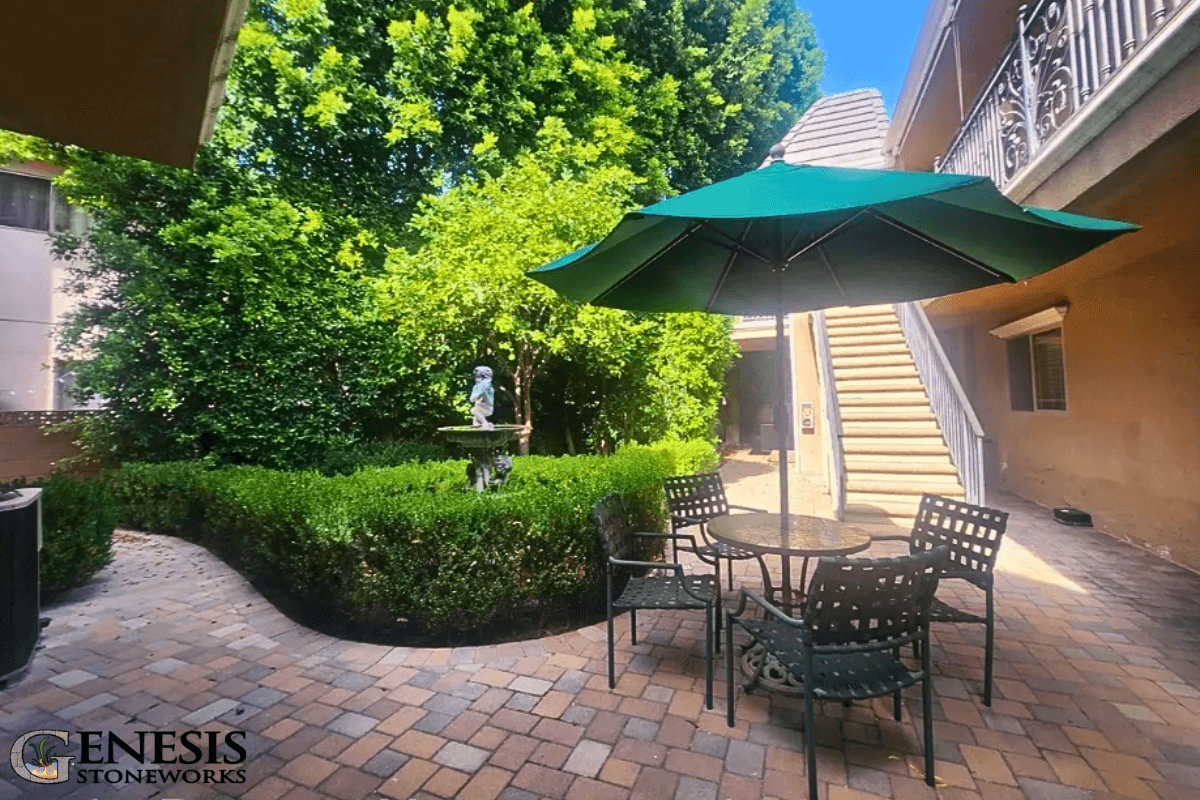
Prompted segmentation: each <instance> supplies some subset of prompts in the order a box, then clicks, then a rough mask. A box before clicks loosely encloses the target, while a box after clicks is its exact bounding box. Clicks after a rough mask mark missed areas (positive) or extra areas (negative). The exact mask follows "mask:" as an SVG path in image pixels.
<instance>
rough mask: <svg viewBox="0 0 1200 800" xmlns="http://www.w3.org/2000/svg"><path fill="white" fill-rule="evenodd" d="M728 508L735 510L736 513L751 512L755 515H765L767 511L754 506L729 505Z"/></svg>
mask: <svg viewBox="0 0 1200 800" xmlns="http://www.w3.org/2000/svg"><path fill="white" fill-rule="evenodd" d="M729 507H730V508H736V509H737V510H738V511H753V512H755V513H757V514H766V513H767V510H766V509H765V508H755V507H754V506H735V505H734V504H733V503H730V504H729Z"/></svg>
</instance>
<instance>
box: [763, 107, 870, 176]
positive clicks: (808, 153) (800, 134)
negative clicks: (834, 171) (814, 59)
mask: <svg viewBox="0 0 1200 800" xmlns="http://www.w3.org/2000/svg"><path fill="white" fill-rule="evenodd" d="M887 130H888V116H887V111H886V110H884V107H883V97H882V95H880V94H879V90H878V89H855V90H853V91H850V92H842V93H841V94H833V95H828V96H826V97H822V98H821V99H820V100H818V101H817V102H815V103H813V104H812V105H811V106H810V107H809V109H808V111H805V112H804V115H803V116H801V117H800V119H798V120H797V121H796V124H795V125H793V126H792V128H791V130H789V131H788V132H787V133H786V134H785V135H784V137H783V139H782V140H780V144H782V145H783V147H784V151H785V152H784V161H786V162H787V163H789V164H821V165H824V166H838V167H863V168H870V169H887V168H888V167H890V166H891V163H890V162H889V161H888V159H887V157H886V156H885V155H884V139H885V137H886V136H887Z"/></svg>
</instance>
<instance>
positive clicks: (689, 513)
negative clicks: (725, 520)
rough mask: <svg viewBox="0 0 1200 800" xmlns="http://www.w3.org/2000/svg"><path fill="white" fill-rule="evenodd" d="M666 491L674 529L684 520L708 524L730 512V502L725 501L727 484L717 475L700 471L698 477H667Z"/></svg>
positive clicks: (664, 484) (664, 482) (680, 525)
mask: <svg viewBox="0 0 1200 800" xmlns="http://www.w3.org/2000/svg"><path fill="white" fill-rule="evenodd" d="M663 491H664V492H665V493H666V495H667V510H668V511H670V512H671V526H672V528H676V527H686V523H684V524H678V520H681V519H685V518H686V519H694V520H698V521H700V522H708V521H709V520H710V519H712V518H713V517H721V516H724V515H726V514H728V513H729V501H728V500H726V499H725V484H724V483H722V482H721V476H720V475H719V474H717V473H716V472H697V473H696V474H695V475H671V476H669V477H666V478H663Z"/></svg>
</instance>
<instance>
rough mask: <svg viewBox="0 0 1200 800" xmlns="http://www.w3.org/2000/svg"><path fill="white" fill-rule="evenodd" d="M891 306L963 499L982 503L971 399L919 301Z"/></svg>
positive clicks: (979, 430)
mask: <svg viewBox="0 0 1200 800" xmlns="http://www.w3.org/2000/svg"><path fill="white" fill-rule="evenodd" d="M895 309H896V319H897V320H899V322H900V329H901V330H902V331H903V332H904V340H905V341H906V342H907V343H908V350H909V352H910V353H911V354H912V358H913V361H914V362H915V363H916V365H917V372H919V373H920V374H921V383H923V384H924V385H925V393H926V394H927V395H928V396H929V405H930V407H931V408H932V409H933V413H934V415H935V416H936V417H937V420H938V426H939V427H940V428H941V429H942V436H943V437H944V438H945V440H946V446H947V447H948V448H949V449H950V460H951V461H953V462H954V466H955V467H956V468H957V469H958V477H959V480H960V481H962V485H963V490H964V491H965V492H966V495H967V502H968V503H973V504H975V505H983V503H984V498H985V496H986V488H987V487H986V486H985V485H984V465H983V439H984V436H983V426H982V425H980V424H979V418H978V417H977V416H975V410H974V409H973V408H971V401H970V400H969V399H968V398H967V393H966V392H965V391H963V388H962V384H960V383H959V382H958V376H957V375H955V373H954V368H953V367H952V366H951V365H950V360H949V359H948V358H946V351H945V350H943V349H942V343H941V341H940V340H939V339H938V336H937V333H935V332H934V330H933V326H932V325H931V324H930V323H929V317H927V316H925V310H924V309H923V308H921V304H920V303H916V302H913V303H896V304H895Z"/></svg>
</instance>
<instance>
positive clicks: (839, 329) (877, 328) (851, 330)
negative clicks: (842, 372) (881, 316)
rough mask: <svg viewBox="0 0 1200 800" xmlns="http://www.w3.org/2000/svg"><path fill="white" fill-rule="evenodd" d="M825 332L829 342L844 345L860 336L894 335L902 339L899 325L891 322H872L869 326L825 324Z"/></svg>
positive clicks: (902, 334) (902, 335) (893, 321)
mask: <svg viewBox="0 0 1200 800" xmlns="http://www.w3.org/2000/svg"><path fill="white" fill-rule="evenodd" d="M825 330H826V331H827V332H828V333H829V341H830V343H833V342H835V341H837V342H839V343H845V342H846V341H847V340H851V339H857V338H858V337H860V336H883V335H896V336H899V337H900V338H901V339H903V338H904V333H903V332H902V331H901V330H900V323H899V322H896V321H895V320H892V321H891V322H890V323H883V322H872V323H871V324H870V325H865V324H857V325H830V324H828V323H826V325H825Z"/></svg>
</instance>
